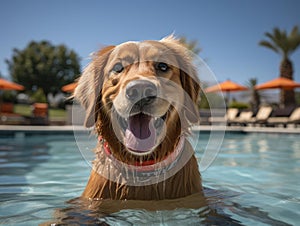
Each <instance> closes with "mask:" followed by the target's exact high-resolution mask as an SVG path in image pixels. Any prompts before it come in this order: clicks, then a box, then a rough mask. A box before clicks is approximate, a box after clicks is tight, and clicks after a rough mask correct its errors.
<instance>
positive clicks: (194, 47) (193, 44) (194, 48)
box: [179, 36, 201, 55]
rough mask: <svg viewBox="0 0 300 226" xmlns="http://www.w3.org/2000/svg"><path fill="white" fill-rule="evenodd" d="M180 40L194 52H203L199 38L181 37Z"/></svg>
mask: <svg viewBox="0 0 300 226" xmlns="http://www.w3.org/2000/svg"><path fill="white" fill-rule="evenodd" d="M179 41H180V42H181V43H182V44H183V45H185V46H186V47H187V48H188V49H189V50H191V51H192V52H193V53H194V54H196V55H197V54H199V53H200V52H201V48H200V47H199V46H198V41H197V40H190V41H189V40H187V38H186V37H184V36H181V37H179Z"/></svg>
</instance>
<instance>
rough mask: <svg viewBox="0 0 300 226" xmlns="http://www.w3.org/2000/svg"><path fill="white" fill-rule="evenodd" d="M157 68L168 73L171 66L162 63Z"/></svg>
mask: <svg viewBox="0 0 300 226" xmlns="http://www.w3.org/2000/svg"><path fill="white" fill-rule="evenodd" d="M156 68H157V69H158V70H160V71H162V72H166V71H167V70H168V69H169V66H168V65H167V64H166V63H163V62H160V63H158V64H157V65H156Z"/></svg>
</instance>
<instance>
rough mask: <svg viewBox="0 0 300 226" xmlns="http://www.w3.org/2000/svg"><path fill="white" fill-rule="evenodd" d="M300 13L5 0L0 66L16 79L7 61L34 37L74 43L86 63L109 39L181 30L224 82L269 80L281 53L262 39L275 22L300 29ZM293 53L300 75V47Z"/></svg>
mask: <svg viewBox="0 0 300 226" xmlns="http://www.w3.org/2000/svg"><path fill="white" fill-rule="evenodd" d="M299 12H300V1H297V0H276V1H273V0H253V1H245V0H240V1H238V0H218V1H217V0H209V1H208V0H207V1H201V0H199V1H197V0H194V1H191V0H185V1H175V0H166V1H163V0H151V1H130V0H128V1H121V0H120V1H115V0H111V1H101V0H76V1H75V0H48V1H46V0H26V1H23V0H0V72H1V73H2V74H3V75H4V76H5V77H9V74H8V69H7V65H6V63H5V59H10V58H11V56H12V49H13V48H18V49H23V48H25V47H26V45H27V44H28V43H29V42H30V41H31V40H36V41H40V40H49V41H50V42H51V43H52V44H65V45H67V46H68V47H69V48H72V49H74V50H75V51H76V52H77V53H78V55H79V56H80V57H81V58H82V61H81V65H82V67H84V66H85V65H86V64H87V63H88V62H89V59H88V56H89V54H90V53H91V52H93V51H95V50H97V49H99V48H100V47H101V46H103V45H109V44H119V43H121V42H124V41H128V40H135V41H136V40H145V39H156V40H157V39H161V38H162V37H164V36H167V35H168V34H171V33H173V32H174V33H175V35H185V36H186V37H187V38H188V39H190V40H198V42H199V47H200V48H201V49H202V51H201V53H200V57H202V58H204V59H205V61H206V62H207V64H208V65H209V67H210V68H211V70H212V71H213V72H214V73H215V76H216V78H217V80H218V81H224V80H226V79H228V78H230V79H231V80H234V81H236V82H239V83H241V84H245V82H246V81H247V80H248V79H249V78H257V79H258V82H259V83H262V82H265V81H267V80H269V79H272V78H274V77H277V76H278V75H279V64H280V56H279V55H277V54H275V53H274V52H272V51H271V50H268V49H266V48H263V47H260V46H259V45H258V42H259V41H260V40H262V39H264V33H265V32H267V31H272V29H273V28H274V27H279V28H281V29H286V30H288V31H290V30H291V29H292V27H293V26H294V25H298V26H299V27H300V16H299ZM291 59H292V61H293V63H294V79H295V80H297V81H300V48H299V49H298V50H297V51H296V52H295V53H294V54H293V55H292V56H291Z"/></svg>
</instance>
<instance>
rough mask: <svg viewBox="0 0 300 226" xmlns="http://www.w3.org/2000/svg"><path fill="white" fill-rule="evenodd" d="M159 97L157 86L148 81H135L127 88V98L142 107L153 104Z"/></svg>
mask: <svg viewBox="0 0 300 226" xmlns="http://www.w3.org/2000/svg"><path fill="white" fill-rule="evenodd" d="M156 97H157V88H156V86H155V84H153V83H152V82H150V81H147V80H133V81H131V82H129V83H128V84H127V86H126V98H127V99H128V100H130V101H131V102H133V103H135V104H137V102H139V104H141V105H146V104H151V103H152V102H153V101H154V100H155V98H156Z"/></svg>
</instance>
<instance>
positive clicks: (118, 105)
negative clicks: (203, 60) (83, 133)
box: [74, 37, 200, 163]
mask: <svg viewBox="0 0 300 226" xmlns="http://www.w3.org/2000/svg"><path fill="white" fill-rule="evenodd" d="M199 89H200V87H199V81H198V79H197V75H196V70H195V68H194V66H193V64H192V56H191V55H190V53H189V51H188V50H187V49H186V48H185V47H184V46H183V45H182V44H180V43H179V41H177V40H176V39H174V38H173V37H168V38H165V39H162V40H161V41H143V42H126V43H123V44H120V45H118V46H109V47H106V48H104V49H102V50H100V51H99V52H98V53H97V54H95V56H94V59H93V61H92V62H91V63H90V64H89V65H88V66H87V68H86V69H85V70H84V72H83V74H82V76H81V77H80V79H79V83H78V86H77V88H76V90H75V93H74V96H75V98H76V99H78V100H79V101H80V102H81V104H82V105H83V106H84V107H85V109H86V120H85V125H86V126H87V127H91V126H94V125H95V127H96V130H97V132H98V133H99V135H101V136H102V137H103V138H105V139H106V140H107V141H108V143H109V145H110V146H111V149H112V152H113V154H114V155H115V156H116V157H117V158H118V159H119V160H121V161H123V162H128V163H130V162H131V161H137V160H139V161H143V160H149V159H154V160H157V161H160V160H162V159H164V158H165V157H166V155H168V154H169V153H171V152H172V151H173V149H174V147H175V146H176V144H177V142H178V140H179V137H180V135H181V134H182V133H184V132H187V130H188V127H189V126H190V125H191V124H194V123H196V122H198V111H197V108H196V106H195V105H196V103H197V98H198V93H199Z"/></svg>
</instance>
